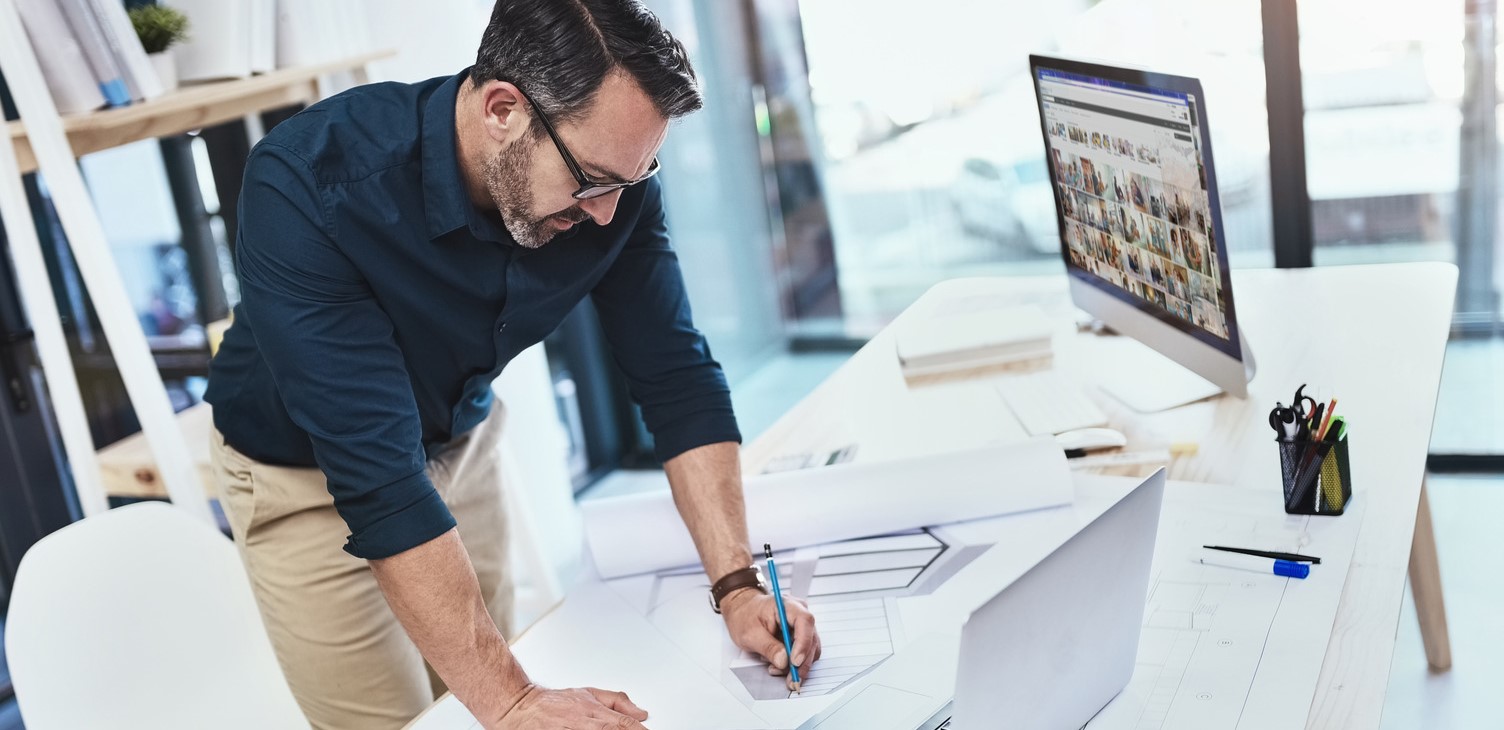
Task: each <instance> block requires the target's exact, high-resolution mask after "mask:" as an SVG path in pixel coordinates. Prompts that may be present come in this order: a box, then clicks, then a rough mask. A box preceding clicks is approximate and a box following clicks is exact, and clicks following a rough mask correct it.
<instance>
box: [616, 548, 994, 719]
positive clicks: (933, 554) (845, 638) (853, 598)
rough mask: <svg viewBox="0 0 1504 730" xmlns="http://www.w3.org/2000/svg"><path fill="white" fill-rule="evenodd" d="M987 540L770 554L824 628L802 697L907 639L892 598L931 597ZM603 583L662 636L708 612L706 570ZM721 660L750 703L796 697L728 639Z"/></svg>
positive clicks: (826, 690)
mask: <svg viewBox="0 0 1504 730" xmlns="http://www.w3.org/2000/svg"><path fill="white" fill-rule="evenodd" d="M990 544H991V542H990V541H985V542H981V543H976V542H973V543H966V542H964V541H963V540H962V539H961V538H959V537H957V536H954V535H950V534H949V533H947V532H946V530H945V528H943V527H932V528H926V529H920V530H909V531H905V532H902V533H896V534H892V535H883V536H878V537H870V538H861V539H857V540H845V541H841V542H836V543H828V544H825V545H815V546H810V547H804V548H797V549H794V550H788V551H784V552H781V553H777V554H775V555H774V558H775V562H776V563H777V565H778V575H779V583H780V585H781V587H782V588H783V591H784V594H785V595H786V596H789V597H794V598H800V599H803V600H805V601H807V602H808V605H809V608H810V612H811V613H813V614H814V615H815V621H816V624H817V625H818V626H819V627H820V637H821V642H822V656H821V658H820V660H819V661H817V662H815V664H814V665H813V666H812V667H811V668H810V672H809V674H808V676H805V677H801V679H802V680H803V681H802V683H801V684H802V688H801V690H802V691H801V693H800V696H801V697H818V696H822V695H826V694H830V693H832V692H836V691H838V690H840V689H842V688H843V687H845V686H847V685H848V684H849V683H851V682H852V681H854V680H857V679H859V678H860V677H862V676H863V675H865V674H866V673H867V672H869V671H871V670H872V669H874V668H876V667H877V666H878V665H880V664H881V663H883V662H884V661H886V660H887V659H888V658H889V657H891V656H893V654H894V652H895V650H896V648H897V647H900V646H902V645H903V644H904V643H905V634H904V631H903V624H902V620H901V618H900V612H899V609H898V604H897V601H898V599H900V598H906V597H915V596H926V595H929V594H930V593H932V592H933V591H934V589H935V588H936V587H938V586H940V585H942V584H944V583H945V581H947V580H948V579H950V578H951V577H952V576H954V575H955V574H956V573H957V572H958V571H960V570H961V569H962V568H964V567H965V566H966V565H967V564H968V563H970V562H971V561H972V560H974V559H975V558H976V557H977V556H978V555H981V554H982V553H983V552H985V551H986V550H987V548H988V547H989V546H990ZM606 584H607V585H609V586H611V587H612V588H613V589H614V590H616V592H617V593H618V594H619V595H621V596H622V598H623V599H624V600H626V602H627V603H628V605H631V606H632V607H633V608H635V609H637V610H638V611H639V612H640V613H641V614H642V616H643V617H644V618H646V619H648V620H649V621H650V622H652V623H654V624H655V625H657V626H659V628H660V630H662V631H664V632H665V634H667V635H672V634H674V633H676V632H679V631H681V629H680V627H681V626H682V623H680V622H681V621H682V618H683V616H684V613H685V612H686V610H688V611H693V612H699V613H703V612H704V611H705V595H706V592H707V591H708V590H709V588H710V580H709V578H707V577H706V576H705V574H704V572H703V571H701V570H699V569H693V568H692V569H678V570H665V571H659V572H658V573H656V574H654V575H652V576H651V577H632V578H619V579H616V580H611V581H607V582H606ZM721 633H723V634H724V631H723V632H721ZM684 643H687V644H693V643H695V642H689V641H686V642H684ZM722 664H723V665H724V666H723V667H717V669H722V668H723V669H725V670H727V671H728V672H729V674H724V675H723V676H724V677H725V680H726V681H727V682H728V683H729V684H732V685H734V686H736V687H739V688H740V689H741V690H744V691H745V693H746V695H747V697H748V698H749V699H751V700H753V701H766V700H780V699H788V698H790V697H792V696H793V693H792V692H790V691H789V689H788V686H787V684H786V683H785V680H784V678H783V677H778V676H772V675H769V674H768V672H767V664H766V663H765V662H763V661H762V659H761V658H759V657H757V656H755V655H753V654H749V653H747V652H744V651H740V650H737V649H736V648H735V647H734V646H733V645H731V643H730V642H729V641H726V642H725V643H724V645H723V652H722Z"/></svg>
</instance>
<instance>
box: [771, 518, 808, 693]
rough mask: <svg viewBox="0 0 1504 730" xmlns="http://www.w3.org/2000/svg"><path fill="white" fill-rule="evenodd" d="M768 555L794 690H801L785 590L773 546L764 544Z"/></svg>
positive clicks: (774, 598) (779, 621)
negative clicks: (779, 578) (782, 587)
mask: <svg viewBox="0 0 1504 730" xmlns="http://www.w3.org/2000/svg"><path fill="white" fill-rule="evenodd" d="M762 550H763V553H764V554H766V555H767V556H768V579H769V580H771V581H773V600H774V601H776V602H777V603H778V625H779V626H780V627H782V628H783V649H784V651H786V652H788V657H789V676H790V677H791V678H792V679H793V680H794V692H796V693H797V692H799V667H796V666H794V641H793V640H792V639H790V638H789V617H788V615H787V614H785V613H784V612H783V591H782V590H781V589H779V587H778V566H777V565H774V564H773V546H772V545H769V544H767V543H763V544H762Z"/></svg>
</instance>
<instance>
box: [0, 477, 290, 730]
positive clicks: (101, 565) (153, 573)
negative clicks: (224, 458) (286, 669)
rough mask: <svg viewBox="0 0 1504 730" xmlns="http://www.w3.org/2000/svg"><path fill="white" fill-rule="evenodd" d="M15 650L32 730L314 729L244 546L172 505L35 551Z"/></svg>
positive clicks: (12, 635) (138, 510) (18, 610)
mask: <svg viewBox="0 0 1504 730" xmlns="http://www.w3.org/2000/svg"><path fill="white" fill-rule="evenodd" d="M5 650H6V659H7V660H8V662H9V664H10V671H11V678H12V682H13V683H14V685H15V690H16V699H17V701H18V703H19V704H20V709H21V719H22V721H23V722H25V723H26V727H27V728H28V730H64V729H67V730H74V729H76V728H152V729H153V730H176V729H177V728H184V729H187V728H194V729H197V728H205V727H215V728H246V729H247V730H249V729H250V728H307V727H308V721H307V720H306V719H304V717H303V714H302V712H301V711H300V710H299V709H298V705H297V703H296V702H295V701H294V700H293V696H292V692H291V691H290V690H289V689H288V687H287V681H286V680H285V679H284V678H283V676H282V670H281V668H280V667H279V666H278V665H277V660H276V657H275V655H274V654H273V653H272V648H271V642H270V641H269V640H268V639H267V636H266V629H265V627H264V626H263V625H262V623H261V616H260V614H259V613H258V612H257V610H256V604H255V599H254V597H253V596H252V595H251V590H250V583H249V582H248V580H247V578H246V573H245V569H244V567H243V566H242V565H241V563H240V558H239V556H238V555H237V554H236V551H235V547H234V545H233V544H232V543H231V542H230V541H229V540H227V539H225V537H224V536H223V535H220V534H219V533H217V532H215V531H214V529H213V528H211V527H209V526H207V525H205V524H203V523H202V522H200V521H199V520H196V519H194V518H193V517H191V516H189V515H187V514H186V513H184V512H182V511H180V510H178V509H176V508H174V507H171V506H168V505H165V504H161V503H142V504H135V505H130V506H127V507H121V508H119V509H115V510H111V511H109V512H105V513H103V514H100V515H97V516H94V517H90V518H88V519H86V520H84V521H82V522H78V523H75V524H72V525H69V526H68V527H65V528H63V529H61V530H59V531H57V532H55V533H53V534H52V535H49V536H47V537H46V538H44V539H42V540H41V541H40V542H38V543H37V544H36V545H34V546H32V548H31V550H29V551H28V552H27V553H26V555H25V556H24V557H23V558H22V560H21V566H20V569H19V570H18V571H17V573H16V581H15V586H14V588H13V589H12V592H11V605H10V615H9V617H8V619H7V621H6V634H5Z"/></svg>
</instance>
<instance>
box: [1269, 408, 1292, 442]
mask: <svg viewBox="0 0 1504 730" xmlns="http://www.w3.org/2000/svg"><path fill="white" fill-rule="evenodd" d="M1296 420H1297V416H1296V414H1295V409H1293V408H1286V407H1285V404H1283V403H1275V404H1274V410H1272V411H1269V427H1270V428H1273V429H1274V432H1275V433H1277V434H1279V437H1280V438H1281V439H1288V438H1290V437H1291V434H1290V433H1289V431H1288V430H1287V429H1288V428H1290V427H1294V426H1295V425H1296Z"/></svg>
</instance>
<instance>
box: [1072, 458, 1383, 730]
mask: <svg viewBox="0 0 1504 730" xmlns="http://www.w3.org/2000/svg"><path fill="white" fill-rule="evenodd" d="M1198 489H1199V490H1202V491H1203V492H1206V491H1207V490H1215V491H1214V492H1211V494H1215V496H1216V499H1212V500H1208V499H1205V498H1201V499H1197V498H1196V495H1194V494H1192V493H1191V492H1192V490H1198ZM1278 496H1279V495H1277V494H1273V493H1266V492H1263V491H1257V490H1248V489H1236V488H1229V487H1208V486H1202V485H1186V484H1172V488H1171V489H1169V490H1167V491H1166V493H1165V506H1164V512H1163V517H1162V521H1161V523H1160V533H1159V545H1158V548H1157V549H1156V553H1155V564H1154V570H1153V578H1152V581H1153V583H1152V585H1151V588H1150V593H1149V600H1148V605H1147V606H1146V609H1145V613H1144V628H1143V632H1142V634H1140V637H1139V650H1138V660H1137V666H1136V667H1135V670H1134V673H1133V679H1132V680H1131V681H1130V682H1129V684H1128V687H1127V688H1126V689H1124V690H1123V693H1122V694H1121V695H1119V696H1118V698H1117V699H1115V700H1113V702H1112V704H1110V705H1108V706H1107V707H1106V708H1105V709H1104V710H1103V711H1102V713H1101V714H1099V715H1098V716H1097V717H1096V719H1094V720H1093V721H1092V723H1091V725H1090V726H1089V727H1090V728H1092V730H1100V729H1103V728H1110V729H1112V730H1119V729H1121V730H1129V729H1131V730H1161V729H1164V730H1171V729H1178V728H1196V729H1197V730H1200V729H1202V728H1271V727H1305V723H1306V715H1307V713H1308V712H1309V711H1310V707H1311V700H1312V698H1313V697H1314V695H1315V691H1316V682H1317V679H1318V678H1319V675H1320V673H1321V664H1322V661H1323V660H1324V659H1325V657H1326V647H1327V642H1328V641H1329V639H1330V635H1331V627H1332V622H1333V620H1334V619H1335V617H1336V613H1337V605H1338V603H1339V602H1340V601H1341V598H1342V588H1343V586H1344V584H1345V581H1346V578H1347V569H1348V565H1349V563H1350V561H1351V557H1352V551H1353V547H1354V545H1355V544H1356V542H1357V536H1358V530H1359V528H1360V527H1361V526H1362V524H1363V512H1362V510H1363V500H1362V499H1355V500H1353V502H1352V503H1351V505H1350V506H1349V507H1348V511H1347V514H1345V515H1342V516H1340V517H1308V516H1299V515H1285V514H1282V513H1281V512H1279V511H1278V510H1277V509H1270V506H1269V505H1270V503H1271V501H1274V502H1277V501H1278ZM1202 545H1235V546H1256V547H1258V548H1260V549H1264V550H1279V551H1284V552H1296V553H1301V554H1306V555H1316V556H1320V557H1321V558H1322V563H1321V564H1320V565H1314V566H1312V567H1311V575H1310V577H1308V578H1306V579H1305V580H1295V579H1291V578H1282V577H1279V576H1275V575H1270V574H1263V573H1254V572H1248V571H1242V570H1236V569H1231V568H1223V567H1217V566H1208V565H1200V564H1196V563H1193V562H1191V560H1190V558H1189V553H1190V552H1191V551H1193V550H1195V549H1196V548H1199V547H1200V546H1202Z"/></svg>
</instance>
